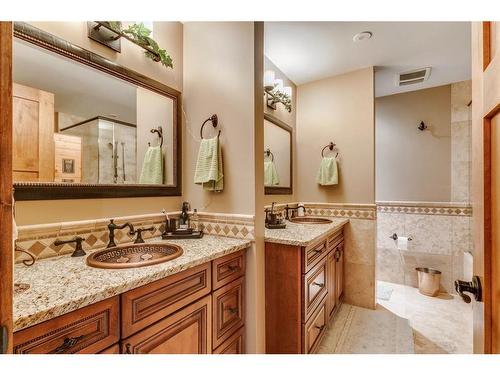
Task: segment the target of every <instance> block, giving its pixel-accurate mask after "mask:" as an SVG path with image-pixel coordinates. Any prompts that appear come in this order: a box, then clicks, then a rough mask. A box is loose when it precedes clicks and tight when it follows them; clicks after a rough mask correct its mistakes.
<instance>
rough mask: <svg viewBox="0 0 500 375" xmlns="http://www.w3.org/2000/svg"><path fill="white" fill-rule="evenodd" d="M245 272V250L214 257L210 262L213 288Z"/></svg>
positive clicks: (217, 287)
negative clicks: (217, 257)
mask: <svg viewBox="0 0 500 375" xmlns="http://www.w3.org/2000/svg"><path fill="white" fill-rule="evenodd" d="M244 274H245V250H242V251H239V252H237V253H234V254H229V255H227V256H225V257H222V258H219V259H215V260H214V261H213V262H212V277H213V288H214V289H219V288H220V287H221V286H223V285H226V284H227V283H230V282H231V281H234V280H236V279H238V278H240V277H241V276H243V275H244Z"/></svg>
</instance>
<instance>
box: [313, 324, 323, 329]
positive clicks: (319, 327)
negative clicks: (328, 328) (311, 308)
mask: <svg viewBox="0 0 500 375" xmlns="http://www.w3.org/2000/svg"><path fill="white" fill-rule="evenodd" d="M314 328H317V329H319V330H320V331H321V330H322V329H323V328H325V325H324V324H323V325H322V326H314Z"/></svg>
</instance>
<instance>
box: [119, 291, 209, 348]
mask: <svg viewBox="0 0 500 375" xmlns="http://www.w3.org/2000/svg"><path fill="white" fill-rule="evenodd" d="M211 304H212V300H211V296H206V297H204V298H202V299H200V300H199V301H197V302H195V303H193V304H191V305H189V306H187V307H185V308H183V309H182V310H180V311H178V312H177V313H175V314H173V315H170V316H169V317H167V318H165V319H163V320H160V321H159V322H158V323H156V324H154V325H152V326H151V327H149V328H146V329H144V330H142V331H140V332H138V333H136V334H135V335H133V336H131V337H129V338H127V339H125V340H123V341H122V344H121V347H122V353H125V354H207V353H208V354H209V353H211V352H212V350H211V329H212V325H211V323H212V316H211V311H212V307H211Z"/></svg>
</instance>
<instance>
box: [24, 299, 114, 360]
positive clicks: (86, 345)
mask: <svg viewBox="0 0 500 375" xmlns="http://www.w3.org/2000/svg"><path fill="white" fill-rule="evenodd" d="M119 319H120V311H119V297H113V298H109V299H107V300H104V301H101V302H98V303H95V304H93V305H90V306H87V307H84V308H82V309H79V310H76V311H73V312H70V313H68V314H65V315H62V316H60V317H57V318H54V319H51V320H48V321H46V322H44V323H40V324H38V325H36V326H33V327H30V328H26V329H24V330H22V331H19V332H16V333H15V334H14V353H20V354H31V353H33V354H71V353H87V354H92V353H98V352H100V351H101V350H104V349H106V348H108V347H110V346H111V345H113V344H114V343H116V342H118V340H119V339H120V326H119V323H118V321H119Z"/></svg>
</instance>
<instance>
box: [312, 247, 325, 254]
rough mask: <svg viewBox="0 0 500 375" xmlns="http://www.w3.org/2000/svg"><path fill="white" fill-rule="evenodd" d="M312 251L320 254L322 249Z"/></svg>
mask: <svg viewBox="0 0 500 375" xmlns="http://www.w3.org/2000/svg"><path fill="white" fill-rule="evenodd" d="M313 251H314V252H315V253H322V252H323V248H321V249H314V250H313Z"/></svg>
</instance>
